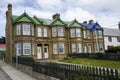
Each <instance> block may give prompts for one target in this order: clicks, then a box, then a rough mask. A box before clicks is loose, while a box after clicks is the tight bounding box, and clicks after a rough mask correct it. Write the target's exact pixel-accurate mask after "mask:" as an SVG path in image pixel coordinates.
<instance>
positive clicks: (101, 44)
mask: <svg viewBox="0 0 120 80" xmlns="http://www.w3.org/2000/svg"><path fill="white" fill-rule="evenodd" d="M99 48H100V52H101V51H104V47H103V43H100V47H99ZM101 48H102V50H101Z"/></svg>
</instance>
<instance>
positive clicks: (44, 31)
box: [6, 4, 104, 62]
mask: <svg viewBox="0 0 120 80" xmlns="http://www.w3.org/2000/svg"><path fill="white" fill-rule="evenodd" d="M6 49H7V56H6V60H7V61H8V62H12V57H15V56H16V55H18V56H32V57H33V58H34V59H62V58H64V57H66V56H67V55H68V54H69V53H96V52H104V37H103V28H102V27H101V26H100V25H99V24H98V23H94V22H93V20H90V21H89V23H87V22H84V23H79V22H78V21H77V20H76V19H75V20H73V21H63V20H62V19H61V18H60V14H55V15H53V16H52V19H42V18H38V17H36V16H34V17H30V16H29V15H28V14H27V13H26V12H24V13H23V14H21V15H12V5H11V4H8V10H7V12H6Z"/></svg>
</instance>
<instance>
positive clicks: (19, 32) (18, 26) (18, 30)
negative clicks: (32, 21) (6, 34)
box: [16, 25, 21, 35]
mask: <svg viewBox="0 0 120 80" xmlns="http://www.w3.org/2000/svg"><path fill="white" fill-rule="evenodd" d="M16 32H17V35H21V25H17V28H16Z"/></svg>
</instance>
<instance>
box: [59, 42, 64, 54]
mask: <svg viewBox="0 0 120 80" xmlns="http://www.w3.org/2000/svg"><path fill="white" fill-rule="evenodd" d="M59 52H60V54H64V43H59Z"/></svg>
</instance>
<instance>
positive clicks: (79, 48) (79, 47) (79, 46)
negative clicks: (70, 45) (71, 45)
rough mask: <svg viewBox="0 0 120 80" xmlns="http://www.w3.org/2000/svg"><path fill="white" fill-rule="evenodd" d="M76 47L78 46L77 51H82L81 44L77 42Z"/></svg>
mask: <svg viewBox="0 0 120 80" xmlns="http://www.w3.org/2000/svg"><path fill="white" fill-rule="evenodd" d="M77 47H78V51H77V52H78V53H82V45H81V43H78V44H77Z"/></svg>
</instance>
